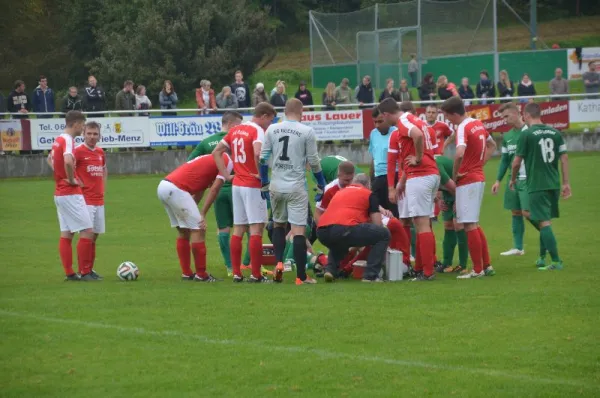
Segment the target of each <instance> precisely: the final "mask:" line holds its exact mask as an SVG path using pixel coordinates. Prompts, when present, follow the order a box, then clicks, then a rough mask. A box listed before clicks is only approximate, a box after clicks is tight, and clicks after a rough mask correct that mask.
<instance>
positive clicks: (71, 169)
mask: <svg viewBox="0 0 600 398" xmlns="http://www.w3.org/2000/svg"><path fill="white" fill-rule="evenodd" d="M64 158H65V173H66V175H67V181H68V182H69V184H71V185H78V183H77V180H76V179H75V158H74V156H73V154H72V153H65V154H64Z"/></svg>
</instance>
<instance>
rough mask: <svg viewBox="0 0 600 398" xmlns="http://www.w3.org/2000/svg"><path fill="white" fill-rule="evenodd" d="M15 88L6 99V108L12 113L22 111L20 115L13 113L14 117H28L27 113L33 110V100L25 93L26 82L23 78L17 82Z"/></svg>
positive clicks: (12, 116)
mask: <svg viewBox="0 0 600 398" xmlns="http://www.w3.org/2000/svg"><path fill="white" fill-rule="evenodd" d="M14 87H15V89H14V90H13V91H12V92H11V93H10V94H9V95H8V98H7V99H6V110H7V111H8V112H10V113H20V115H11V116H10V117H11V118H14V119H27V113H28V112H29V111H30V110H31V101H30V99H29V96H28V95H27V94H25V83H24V82H23V80H17V81H16V82H15V86H14Z"/></svg>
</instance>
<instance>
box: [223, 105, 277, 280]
mask: <svg viewBox="0 0 600 398" xmlns="http://www.w3.org/2000/svg"><path fill="white" fill-rule="evenodd" d="M276 115H277V112H276V111H275V108H273V106H272V105H271V104H269V103H266V102H263V103H260V104H258V105H257V106H256V108H255V109H254V115H253V117H252V120H251V121H249V122H245V123H242V124H240V125H238V126H236V127H234V128H232V129H231V130H229V132H228V133H227V135H226V136H225V137H224V138H223V140H222V141H221V142H219V143H218V144H217V146H216V148H215V149H214V151H213V157H214V158H215V162H216V163H217V167H218V168H219V171H221V172H222V173H225V171H226V170H225V164H224V162H223V158H222V156H223V153H225V152H227V151H229V152H230V153H231V158H232V159H233V171H234V177H233V183H232V185H233V187H232V198H233V236H232V237H231V248H230V250H231V265H232V267H233V281H234V282H242V281H243V280H244V277H243V276H242V271H241V265H242V264H241V263H242V236H243V235H244V232H246V231H247V230H248V229H249V230H250V265H251V267H252V276H251V277H250V279H249V280H248V281H249V282H254V283H265V282H271V280H270V279H267V278H266V277H264V276H263V275H262V274H261V271H260V268H261V266H262V235H263V230H264V227H265V224H266V223H267V220H268V216H267V202H266V201H265V200H264V199H263V198H262V195H261V187H262V184H261V181H260V176H259V174H258V164H259V163H258V157H259V156H260V151H261V149H262V144H263V141H264V136H265V129H267V127H269V125H270V124H271V123H272V122H273V119H274V118H275V116H276Z"/></svg>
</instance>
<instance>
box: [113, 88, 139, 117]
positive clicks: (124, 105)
mask: <svg viewBox="0 0 600 398" xmlns="http://www.w3.org/2000/svg"><path fill="white" fill-rule="evenodd" d="M134 109H135V93H134V92H133V82H132V81H131V80H126V81H125V83H123V90H121V91H119V92H118V93H117V96H116V97H115V110H117V111H131V110H134ZM121 116H133V114H132V113H124V114H122V115H121Z"/></svg>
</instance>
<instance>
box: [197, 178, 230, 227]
mask: <svg viewBox="0 0 600 398" xmlns="http://www.w3.org/2000/svg"><path fill="white" fill-rule="evenodd" d="M224 183H225V180H224V179H223V178H221V177H220V176H219V177H217V178H216V179H215V182H213V184H212V187H210V191H208V195H207V196H206V199H205V200H204V204H203V205H202V210H200V214H201V215H202V218H203V219H206V214H207V213H208V211H209V210H210V206H212V204H213V203H214V201H215V200H216V199H217V196H218V195H219V191H220V190H221V187H222V186H223V184H224Z"/></svg>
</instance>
